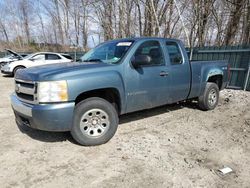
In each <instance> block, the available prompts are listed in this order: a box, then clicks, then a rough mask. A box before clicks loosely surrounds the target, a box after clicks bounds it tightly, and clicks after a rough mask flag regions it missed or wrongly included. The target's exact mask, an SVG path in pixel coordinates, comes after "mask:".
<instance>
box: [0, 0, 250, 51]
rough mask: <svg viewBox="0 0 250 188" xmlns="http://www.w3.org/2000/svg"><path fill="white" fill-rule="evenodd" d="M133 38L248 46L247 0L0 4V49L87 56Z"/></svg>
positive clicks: (19, 0)
mask: <svg viewBox="0 0 250 188" xmlns="http://www.w3.org/2000/svg"><path fill="white" fill-rule="evenodd" d="M139 36H159V37H167V38H179V39H181V40H183V41H184V42H185V45H186V46H189V47H194V46H196V47H203V46H223V45H238V44H250V0H0V50H2V49H3V48H12V49H16V50H19V51H20V50H21V51H34V50H39V49H49V50H54V51H66V50H69V49H70V46H75V47H78V48H80V49H81V50H83V51H87V50H88V49H89V48H92V47H93V46H95V45H97V44H99V43H100V42H103V41H106V40H109V39H114V38H123V37H139Z"/></svg>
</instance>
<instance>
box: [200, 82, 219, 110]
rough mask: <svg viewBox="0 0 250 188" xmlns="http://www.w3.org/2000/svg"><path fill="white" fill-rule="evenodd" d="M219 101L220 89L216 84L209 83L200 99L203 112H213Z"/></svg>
mask: <svg viewBox="0 0 250 188" xmlns="http://www.w3.org/2000/svg"><path fill="white" fill-rule="evenodd" d="M218 101H219V88H218V85H217V84H215V83H210V82H208V83H207V85H206V88H205V91H204V93H203V95H202V96H200V97H199V99H198V104H199V107H200V109H202V110H213V109H214V108H215V107H216V106H217V104H218Z"/></svg>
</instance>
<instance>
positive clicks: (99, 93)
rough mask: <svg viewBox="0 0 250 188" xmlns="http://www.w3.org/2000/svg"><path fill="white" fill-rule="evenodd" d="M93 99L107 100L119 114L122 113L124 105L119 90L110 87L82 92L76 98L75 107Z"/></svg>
mask: <svg viewBox="0 0 250 188" xmlns="http://www.w3.org/2000/svg"><path fill="white" fill-rule="evenodd" d="M91 97H99V98H102V99H105V100H107V101H108V102H110V103H111V104H112V105H114V107H115V108H116V110H117V112H118V114H120V113H121V109H122V104H121V96H120V93H119V91H118V89H116V88H112V87H110V88H101V89H94V90H90V91H86V92H82V93H80V94H79V95H78V96H77V97H76V98H75V105H76V104H78V103H79V102H81V101H83V100H85V99H87V98H91Z"/></svg>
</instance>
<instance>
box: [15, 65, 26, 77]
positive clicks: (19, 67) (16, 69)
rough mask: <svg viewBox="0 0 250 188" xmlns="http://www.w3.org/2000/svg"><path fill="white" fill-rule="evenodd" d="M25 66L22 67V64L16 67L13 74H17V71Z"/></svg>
mask: <svg viewBox="0 0 250 188" xmlns="http://www.w3.org/2000/svg"><path fill="white" fill-rule="evenodd" d="M24 68H25V67H22V66H18V67H15V68H14V70H13V76H15V75H16V72H17V71H18V70H21V69H24Z"/></svg>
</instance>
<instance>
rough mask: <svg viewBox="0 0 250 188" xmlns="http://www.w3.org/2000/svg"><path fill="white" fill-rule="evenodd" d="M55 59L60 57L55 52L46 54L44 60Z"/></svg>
mask: <svg viewBox="0 0 250 188" xmlns="http://www.w3.org/2000/svg"><path fill="white" fill-rule="evenodd" d="M57 59H61V57H59V55H56V54H46V60H57Z"/></svg>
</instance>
